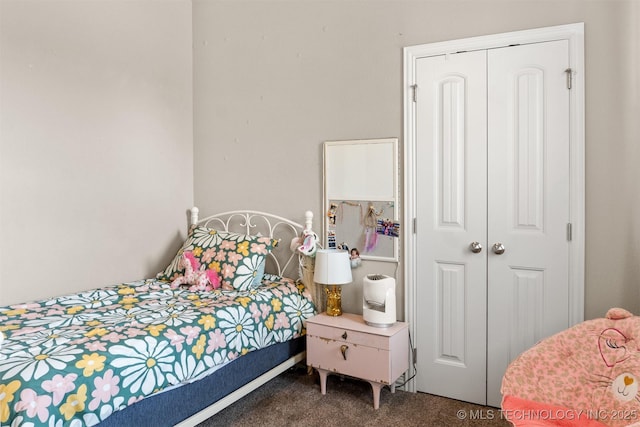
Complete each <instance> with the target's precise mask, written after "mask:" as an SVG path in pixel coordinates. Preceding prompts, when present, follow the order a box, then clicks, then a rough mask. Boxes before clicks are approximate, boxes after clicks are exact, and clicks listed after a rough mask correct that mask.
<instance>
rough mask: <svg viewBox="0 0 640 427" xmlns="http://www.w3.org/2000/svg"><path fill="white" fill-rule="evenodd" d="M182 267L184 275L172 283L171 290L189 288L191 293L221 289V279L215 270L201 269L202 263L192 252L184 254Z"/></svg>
mask: <svg viewBox="0 0 640 427" xmlns="http://www.w3.org/2000/svg"><path fill="white" fill-rule="evenodd" d="M182 266H183V267H184V274H183V275H182V276H179V277H177V278H176V279H175V280H174V281H173V282H171V288H173V289H175V288H177V287H178V286H180V285H191V286H189V290H190V291H211V290H213V289H218V288H219V287H220V277H218V273H217V272H216V271H215V270H210V269H207V268H206V267H205V268H202V269H201V268H200V263H199V262H198V260H197V259H196V257H194V256H193V253H192V252H184V253H183V254H182Z"/></svg>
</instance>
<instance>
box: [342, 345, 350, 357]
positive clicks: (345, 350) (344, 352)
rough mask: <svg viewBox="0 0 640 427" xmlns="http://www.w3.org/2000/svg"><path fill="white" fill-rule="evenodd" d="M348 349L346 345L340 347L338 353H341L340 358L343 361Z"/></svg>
mask: <svg viewBox="0 0 640 427" xmlns="http://www.w3.org/2000/svg"><path fill="white" fill-rule="evenodd" d="M348 349H349V346H348V345H344V344H342V345H341V346H340V351H341V352H342V357H344V360H347V350H348Z"/></svg>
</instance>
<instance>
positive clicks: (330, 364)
mask: <svg viewBox="0 0 640 427" xmlns="http://www.w3.org/2000/svg"><path fill="white" fill-rule="evenodd" d="M343 345H344V346H346V349H345V355H344V356H343V355H342V350H341V347H342V346H343ZM390 360H391V359H390V353H389V351H387V350H381V349H379V348H375V347H367V346H364V345H358V344H353V343H345V342H342V341H330V340H327V339H323V338H319V337H312V336H308V337H307V364H308V365H310V366H312V367H314V368H316V369H325V370H327V371H330V372H335V373H341V374H344V375H349V376H353V377H356V378H360V379H363V380H367V381H375V382H379V383H382V384H389V383H390V382H391V381H393V380H392V379H391V372H390V369H391V363H390ZM394 379H395V378H394Z"/></svg>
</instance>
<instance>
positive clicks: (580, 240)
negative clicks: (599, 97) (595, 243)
mask: <svg viewBox="0 0 640 427" xmlns="http://www.w3.org/2000/svg"><path fill="white" fill-rule="evenodd" d="M554 40H567V41H568V42H569V64H570V67H571V71H572V72H571V74H572V84H571V89H572V90H571V91H570V92H569V102H570V106H569V109H570V118H569V120H570V125H569V126H570V142H569V145H570V158H569V161H570V166H569V169H570V171H569V175H570V178H569V179H570V190H569V191H570V201H569V203H570V207H569V210H570V221H571V244H570V245H569V307H568V309H569V322H570V324H571V325H574V324H576V323H579V322H582V321H583V320H584V263H585V261H584V254H585V246H584V243H585V170H584V164H585V160H584V159H585V133H584V85H585V80H584V23H575V24H568V25H559V26H553V27H544V28H537V29H532V30H523V31H515V32H509V33H500V34H493V35H487V36H479V37H471V38H465V39H459V40H451V41H444V42H437V43H429V44H422V45H416V46H408V47H405V48H404V49H403V61H404V62H403V64H404V82H403V87H404V90H403V92H404V94H403V96H404V100H403V103H404V139H405V144H404V167H403V169H404V174H403V175H404V193H403V194H404V197H403V200H404V202H403V213H404V214H403V217H404V223H405V224H407V226H406V227H404V230H405V232H404V239H403V241H404V244H403V254H404V259H405V261H404V270H403V273H404V301H405V321H407V322H409V332H410V333H411V335H412V336H414V337H416V336H417V333H416V331H417V325H416V317H417V309H418V307H417V301H416V288H417V281H418V278H417V265H418V259H417V240H418V239H417V235H416V230H417V229H419V227H420V224H417V223H416V218H417V210H416V197H417V188H416V187H417V185H416V164H415V159H416V144H417V139H416V121H415V114H416V110H415V105H416V104H415V102H414V96H420V90H419V88H415V86H414V85H415V84H416V83H415V82H416V61H417V60H418V59H419V58H424V57H428V56H435V55H447V54H450V53H455V52H460V51H472V50H485V49H491V48H498V47H504V46H509V45H513V44H530V43H540V42H546V41H554ZM418 347H419V343H418ZM416 351H420V349H419V348H416ZM413 359H414V360H413V362H415V357H414V358H413ZM414 374H415V368H414V365H413V363H410V372H409V375H408V376H409V378H413V377H414ZM406 389H407V390H408V391H412V392H415V391H416V384H415V380H413V379H412V380H411V381H408V383H407V384H406Z"/></svg>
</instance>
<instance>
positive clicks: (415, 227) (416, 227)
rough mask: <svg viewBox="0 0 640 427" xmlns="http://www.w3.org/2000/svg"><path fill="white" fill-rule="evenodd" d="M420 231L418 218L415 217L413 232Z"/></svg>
mask: <svg viewBox="0 0 640 427" xmlns="http://www.w3.org/2000/svg"><path fill="white" fill-rule="evenodd" d="M417 232H418V218H413V234H416V233H417Z"/></svg>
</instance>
